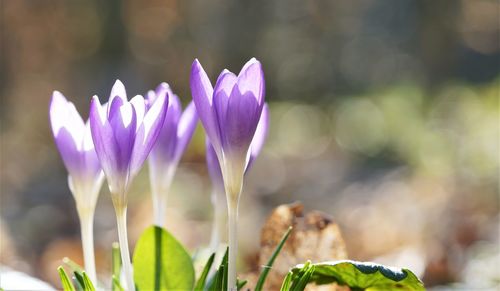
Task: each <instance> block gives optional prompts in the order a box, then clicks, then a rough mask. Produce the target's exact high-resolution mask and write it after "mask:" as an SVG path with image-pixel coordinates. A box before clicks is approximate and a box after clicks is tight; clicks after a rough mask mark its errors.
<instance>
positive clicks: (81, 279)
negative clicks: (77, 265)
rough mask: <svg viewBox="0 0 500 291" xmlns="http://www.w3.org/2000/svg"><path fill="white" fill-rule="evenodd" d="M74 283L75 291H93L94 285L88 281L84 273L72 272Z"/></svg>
mask: <svg viewBox="0 0 500 291" xmlns="http://www.w3.org/2000/svg"><path fill="white" fill-rule="evenodd" d="M73 274H74V275H75V277H74V282H75V285H76V290H77V291H80V290H81V291H95V287H94V284H93V283H92V281H90V278H89V276H87V273H85V272H79V271H74V272H73Z"/></svg>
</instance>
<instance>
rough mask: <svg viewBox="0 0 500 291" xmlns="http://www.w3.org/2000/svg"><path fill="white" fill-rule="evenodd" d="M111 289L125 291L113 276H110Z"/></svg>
mask: <svg viewBox="0 0 500 291" xmlns="http://www.w3.org/2000/svg"><path fill="white" fill-rule="evenodd" d="M111 288H112V290H113V291H125V289H123V287H122V285H121V284H120V280H118V277H116V276H115V275H113V276H111Z"/></svg>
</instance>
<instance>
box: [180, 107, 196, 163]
mask: <svg viewBox="0 0 500 291" xmlns="http://www.w3.org/2000/svg"><path fill="white" fill-rule="evenodd" d="M197 123H198V114H197V113H196V107H195V106H194V103H193V102H192V101H191V102H190V103H189V105H188V106H187V107H186V109H184V112H183V113H182V116H181V118H180V120H179V124H178V125H177V145H176V149H175V159H176V160H177V161H178V160H179V159H180V157H181V155H182V153H183V152H184V151H185V150H186V147H187V145H188V143H189V141H190V140H191V138H192V137H193V133H194V130H195V129H196V124H197Z"/></svg>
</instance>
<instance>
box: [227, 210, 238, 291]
mask: <svg viewBox="0 0 500 291" xmlns="http://www.w3.org/2000/svg"><path fill="white" fill-rule="evenodd" d="M228 226H229V257H228V273H227V277H228V278H227V286H228V288H229V289H228V290H230V291H236V290H237V287H236V258H237V255H238V203H230V202H228Z"/></svg>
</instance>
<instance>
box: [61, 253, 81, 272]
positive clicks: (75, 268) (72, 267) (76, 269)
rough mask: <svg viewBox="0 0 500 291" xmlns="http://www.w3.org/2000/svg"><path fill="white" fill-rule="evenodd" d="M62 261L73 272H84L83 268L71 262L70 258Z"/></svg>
mask: <svg viewBox="0 0 500 291" xmlns="http://www.w3.org/2000/svg"><path fill="white" fill-rule="evenodd" d="M62 261H63V263H64V264H65V265H66V266H68V268H70V270H71V271H72V272H79V273H82V272H83V267H82V266H80V265H79V264H77V263H76V262H75V261H73V260H71V259H70V258H68V257H64V258H63V259H62Z"/></svg>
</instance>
